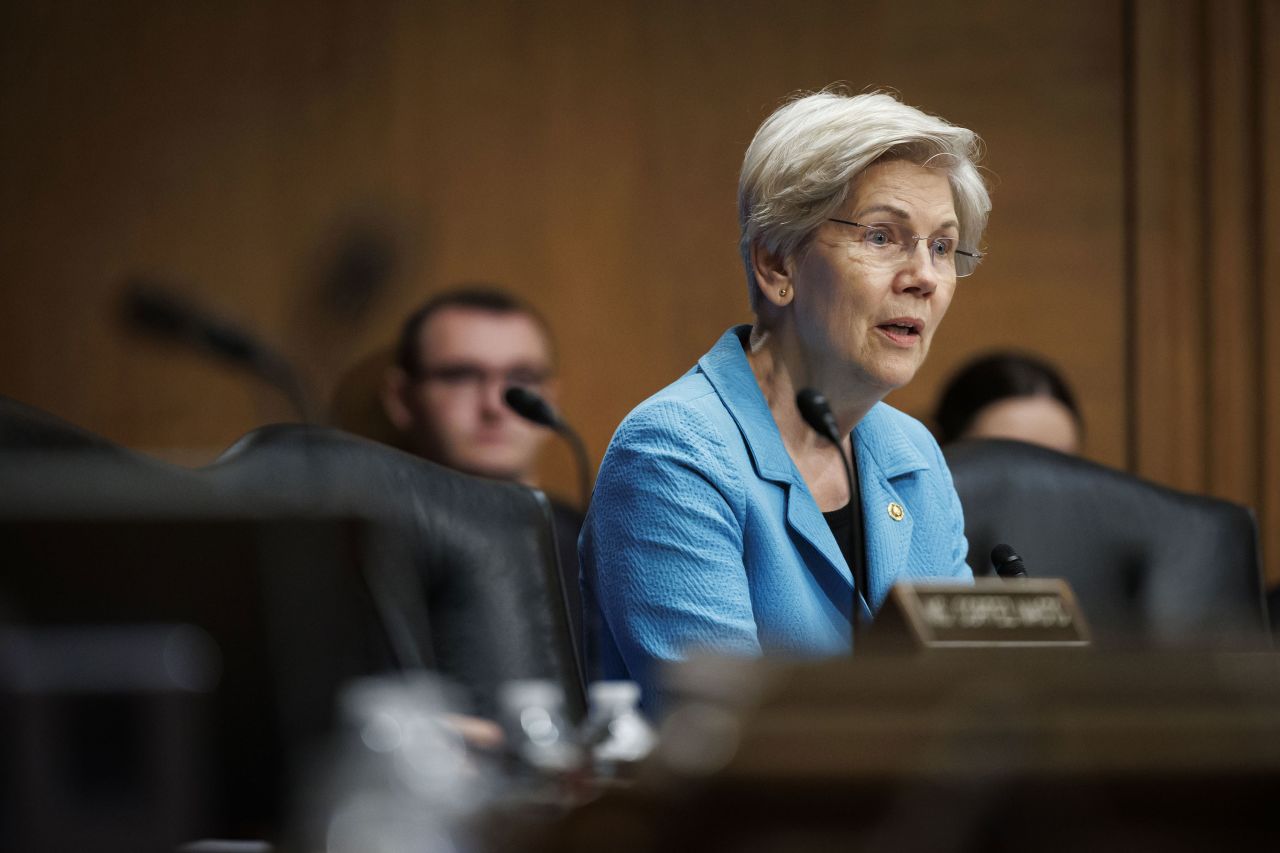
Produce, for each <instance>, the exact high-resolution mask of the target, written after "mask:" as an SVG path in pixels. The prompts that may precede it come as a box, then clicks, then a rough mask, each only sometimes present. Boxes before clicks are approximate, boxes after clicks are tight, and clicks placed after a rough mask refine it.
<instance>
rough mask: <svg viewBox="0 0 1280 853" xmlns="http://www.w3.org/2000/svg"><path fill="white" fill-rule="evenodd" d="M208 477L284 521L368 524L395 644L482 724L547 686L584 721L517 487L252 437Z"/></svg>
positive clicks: (380, 450) (550, 589)
mask: <svg viewBox="0 0 1280 853" xmlns="http://www.w3.org/2000/svg"><path fill="white" fill-rule="evenodd" d="M204 474H205V475H206V476H207V477H208V478H209V480H210V481H211V482H212V483H214V484H215V486H216V487H218V488H219V489H223V490H225V491H226V492H227V493H228V494H229V495H235V496H241V497H243V498H245V499H249V500H252V501H254V502H258V503H261V504H262V505H263V506H264V507H275V508H277V509H279V510H281V511H286V512H290V513H298V512H303V513H305V512H317V513H322V514H327V515H332V514H352V515H357V516H359V517H361V518H364V519H367V520H369V521H371V522H373V529H374V530H375V531H376V535H375V537H374V542H373V543H372V547H373V552H374V555H373V557H372V559H370V560H369V561H367V564H368V566H369V569H370V572H371V576H370V577H371V585H372V586H373V587H374V592H375V595H379V594H380V593H381V598H382V600H383V601H384V602H385V603H386V604H387V608H386V614H385V615H386V620H387V622H388V630H389V632H391V633H392V634H393V636H392V637H391V640H392V645H393V647H394V648H396V649H397V650H398V651H399V652H400V654H401V658H402V662H404V663H406V664H410V665H413V664H417V663H420V664H423V665H426V666H429V667H431V668H433V669H436V670H438V671H440V672H441V673H443V674H444V675H446V676H448V677H450V678H451V679H453V680H454V681H455V682H457V683H458V684H459V685H461V686H462V687H463V688H464V689H465V690H466V691H467V693H468V694H469V699H470V702H471V705H472V708H473V709H474V710H475V711H476V712H477V713H480V714H484V715H492V714H494V713H496V709H497V692H498V689H499V688H500V686H501V685H502V684H503V683H504V682H507V681H510V680H515V679H532V678H536V679H549V680H552V681H554V682H556V683H557V684H559V685H561V686H562V687H563V688H564V691H565V695H566V699H567V701H568V708H569V711H570V713H571V714H572V715H574V716H575V717H580V716H581V715H582V714H583V713H584V712H585V692H584V687H583V683H582V677H581V667H580V663H579V659H578V655H577V651H576V649H575V647H574V643H573V640H572V635H571V632H570V628H569V619H568V610H567V606H566V603H565V592H564V590H563V588H562V583H561V580H560V573H559V570H558V568H557V560H556V556H557V552H556V543H555V538H554V535H553V528H552V520H551V511H550V504H549V503H548V501H547V499H546V497H545V496H544V495H543V494H542V493H541V492H538V491H536V490H533V489H529V488H526V487H524V486H520V485H516V484H512V483H502V482H497V481H493V480H485V479H480V478H477V477H471V476H468V475H466V474H461V473H458V472H457V471H453V470H450V469H447V468H444V467H442V466H439V465H435V464H433V463H431V462H427V461H425V460H423V459H419V458H418V457H415V456H411V455H409V454H407V453H402V452H400V451H398V450H395V449H394V448H391V447H387V446H385V445H382V444H378V443H375V442H372V441H367V440H365V439H361V438H358V437H356V436H353V435H350V434H348V433H344V432H341V431H339V430H335V429H328V428H323V427H310V426H303V425H296V424H284V425H275V426H269V427H263V428H261V429H258V430H255V431H253V432H251V433H249V434H248V435H246V436H245V437H244V438H242V439H241V440H240V441H238V442H237V443H236V444H234V445H233V446H232V447H231V448H230V449H228V450H227V451H226V453H224V454H223V456H222V457H221V458H220V459H219V460H218V461H217V462H216V463H214V464H213V465H210V466H209V467H207V468H205V469H204Z"/></svg>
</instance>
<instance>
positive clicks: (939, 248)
mask: <svg viewBox="0 0 1280 853" xmlns="http://www.w3.org/2000/svg"><path fill="white" fill-rule="evenodd" d="M931 245H932V249H931V251H932V252H933V253H934V254H935V255H937V256H938V257H940V258H945V257H948V256H949V255H950V254H951V251H952V246H954V245H955V243H954V242H953V241H952V240H950V239H947V238H945V237H938V238H937V239H935V240H934V241H933V243H932V244H931Z"/></svg>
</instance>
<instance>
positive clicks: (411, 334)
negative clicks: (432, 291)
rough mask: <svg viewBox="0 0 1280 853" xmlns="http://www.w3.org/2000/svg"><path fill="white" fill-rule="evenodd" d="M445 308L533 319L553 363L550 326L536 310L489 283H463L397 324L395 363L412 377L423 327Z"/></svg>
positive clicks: (417, 368) (417, 370) (416, 369)
mask: <svg viewBox="0 0 1280 853" xmlns="http://www.w3.org/2000/svg"><path fill="white" fill-rule="evenodd" d="M445 308H470V309H473V310H476V311H487V312H488V313H490V314H523V315H525V316H526V317H529V318H530V319H532V320H533V321H534V322H535V323H537V324H538V327H539V328H540V329H542V334H543V337H545V338H546V340H547V349H548V350H549V351H550V353H551V360H552V362H553V363H554V362H555V357H556V354H555V342H554V341H553V340H552V338H551V327H550V326H548V325H547V321H546V319H545V318H543V316H542V315H541V314H540V313H538V310H537V309H536V308H534V307H533V306H532V305H530V304H529V303H528V302H525V301H524V300H523V299H520V298H519V297H518V296H514V295H512V294H510V293H508V292H507V291H505V290H503V289H502V288H500V287H498V286H496V285H492V284H463V285H460V286H458V287H456V288H454V289H452V290H446V291H445V292H444V293H438V294H436V295H435V296H433V297H431V298H430V299H428V300H427V301H426V302H424V303H422V304H421V305H419V306H418V307H417V308H416V309H414V311H413V313H412V314H410V315H409V316H408V317H407V318H406V319H405V321H404V325H403V326H401V327H400V337H399V338H398V339H397V341H396V349H395V361H396V365H397V366H398V367H399V368H400V369H401V370H403V371H404V372H405V373H407V374H409V375H410V376H413V377H418V376H420V375H421V374H422V362H421V361H420V359H419V347H418V337H419V335H420V334H421V333H422V327H423V326H425V325H426V324H427V321H428V320H430V319H431V317H432V315H434V314H436V313H437V312H439V311H442V310H444V309H445Z"/></svg>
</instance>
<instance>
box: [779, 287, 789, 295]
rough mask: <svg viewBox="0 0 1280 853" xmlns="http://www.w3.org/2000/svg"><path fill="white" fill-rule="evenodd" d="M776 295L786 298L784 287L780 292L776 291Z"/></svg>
mask: <svg viewBox="0 0 1280 853" xmlns="http://www.w3.org/2000/svg"><path fill="white" fill-rule="evenodd" d="M778 295H779V296H786V295H787V289H786V288H785V287H784V288H782V290H779V291H778Z"/></svg>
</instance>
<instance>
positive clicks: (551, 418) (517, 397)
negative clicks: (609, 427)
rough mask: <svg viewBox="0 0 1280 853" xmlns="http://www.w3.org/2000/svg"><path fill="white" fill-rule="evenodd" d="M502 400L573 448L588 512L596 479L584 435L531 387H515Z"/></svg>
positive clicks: (582, 499) (582, 500)
mask: <svg viewBox="0 0 1280 853" xmlns="http://www.w3.org/2000/svg"><path fill="white" fill-rule="evenodd" d="M502 398H503V399H504V400H505V401H506V403H507V405H508V406H510V407H511V410H512V411H513V412H515V413H516V414H517V415H519V416H520V417H522V418H524V419H525V420H527V421H532V422H533V423H535V424H537V425H538V426H544V427H546V428H548V429H551V430H555V432H556V434H557V435H559V436H561V437H563V438H564V440H565V441H567V442H568V443H569V447H570V448H571V449H572V450H573V458H574V462H576V463H577V466H578V500H579V502H580V504H581V509H582V511H583V512H586V511H587V504H588V502H589V501H590V500H591V480H592V476H591V460H590V459H589V458H588V457H587V446H586V445H585V444H583V443H582V436H580V435H578V432H577V430H575V429H574V428H573V427H571V426H569V424H567V423H566V422H565V420H564V418H562V417H560V414H559V413H558V412H557V411H556V410H555V407H553V406H552V405H551V404H550V403H548V402H547V401H546V400H544V399H543V398H542V396H541V395H540V394H537V393H535V392H533V391H530V390H529V389H528V388H522V387H521V386H519V385H512V386H511V387H510V388H508V389H507V390H506V391H505V392H504V393H503V395H502Z"/></svg>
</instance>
